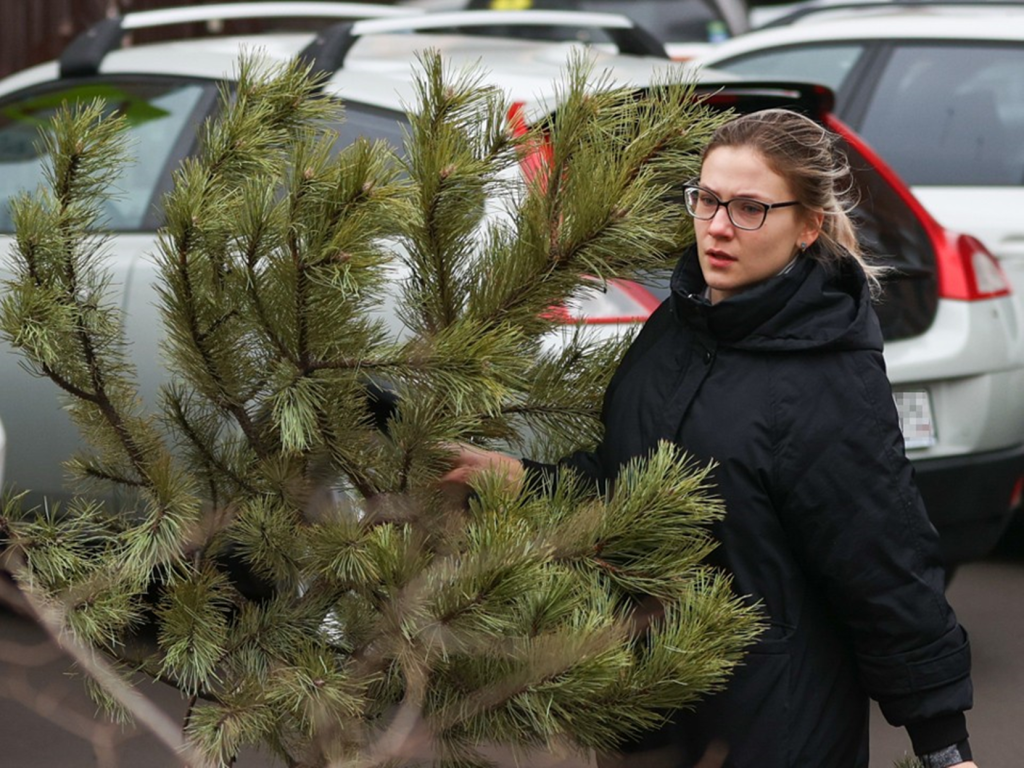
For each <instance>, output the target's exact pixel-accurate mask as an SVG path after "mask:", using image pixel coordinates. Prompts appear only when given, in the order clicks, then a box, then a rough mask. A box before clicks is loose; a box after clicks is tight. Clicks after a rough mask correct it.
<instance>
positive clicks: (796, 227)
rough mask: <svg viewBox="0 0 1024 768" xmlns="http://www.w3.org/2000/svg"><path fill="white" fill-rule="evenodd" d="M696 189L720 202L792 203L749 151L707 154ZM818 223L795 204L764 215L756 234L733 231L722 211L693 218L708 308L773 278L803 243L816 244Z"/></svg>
mask: <svg viewBox="0 0 1024 768" xmlns="http://www.w3.org/2000/svg"><path fill="white" fill-rule="evenodd" d="M700 185H701V187H703V188H704V189H706V190H708V191H710V192H712V193H714V194H715V195H716V196H717V197H718V198H719V199H720V200H732V199H733V198H735V197H744V198H751V199H754V200H759V201H760V202H762V203H768V204H772V203H783V202H788V201H790V200H793V199H794V197H793V191H792V189H790V186H789V183H788V182H787V181H786V179H784V178H783V177H782V176H780V175H779V174H777V173H775V172H774V171H773V170H772V169H771V168H769V167H768V164H767V163H766V162H765V160H764V158H763V157H762V156H761V154H760V153H758V152H757V151H756V150H754V149H751V148H750V147H716V148H715V149H713V150H711V152H709V153H708V155H707V156H706V157H705V158H704V165H703V166H702V167H701V174H700ZM821 222H822V215H821V214H812V213H809V212H808V211H806V210H805V209H804V208H803V207H802V206H799V205H794V206H789V207H786V208H775V209H772V210H770V211H768V216H767V218H766V219H765V222H764V225H763V226H762V227H761V228H760V229H757V230H743V229H738V228H737V227H735V226H734V225H733V223H732V222H731V221H730V220H729V216H728V214H727V213H726V210H725V206H720V207H719V208H718V211H717V212H716V213H715V215H714V217H713V218H711V219H709V220H707V221H701V220H700V219H695V220H694V222H693V224H694V229H695V231H696V235H697V255H698V257H699V259H700V268H701V271H702V272H703V273H704V280H705V281H706V282H707V284H708V286H709V287H710V288H711V303H712V304H715V303H717V302H719V301H721V300H722V299H726V298H729V297H730V296H734V295H735V294H737V293H740V292H741V291H744V290H746V289H747V288H749V287H751V286H753V285H756V284H757V283H760V282H761V281H763V280H767V279H768V278H769V277H772V276H773V275H777V274H778V273H779V272H781V271H782V269H783V268H784V267H785V266H786V265H787V264H789V262H790V261H791V260H792V259H793V257H794V256H795V255H796V254H797V252H798V251H799V249H800V244H801V243H806V244H807V245H810V244H811V243H813V242H814V241H815V240H816V239H817V237H818V231H819V229H820V228H821Z"/></svg>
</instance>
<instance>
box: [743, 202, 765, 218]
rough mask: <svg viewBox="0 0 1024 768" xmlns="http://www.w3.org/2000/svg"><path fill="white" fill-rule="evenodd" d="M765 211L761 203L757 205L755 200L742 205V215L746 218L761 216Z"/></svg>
mask: <svg viewBox="0 0 1024 768" xmlns="http://www.w3.org/2000/svg"><path fill="white" fill-rule="evenodd" d="M763 211H764V206H763V205H761V203H755V202H754V201H753V200H749V201H748V200H744V201H743V202H741V203H740V213H742V214H743V215H744V216H760V215H761V213H762V212H763Z"/></svg>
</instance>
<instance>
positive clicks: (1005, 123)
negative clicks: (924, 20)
mask: <svg viewBox="0 0 1024 768" xmlns="http://www.w3.org/2000/svg"><path fill="white" fill-rule="evenodd" d="M858 130H859V132H860V134H861V135H862V136H863V137H864V138H865V139H866V140H867V141H868V143H870V144H872V145H873V146H874V148H875V149H876V150H877V151H878V152H879V154H881V155H882V156H883V157H885V158H886V159H887V160H888V161H889V163H890V164H891V165H892V166H893V167H894V168H895V169H896V171H897V173H899V174H900V176H902V177H903V179H904V180H905V181H906V182H907V183H908V184H912V185H913V184H921V185H954V186H1016V185H1019V184H1021V183H1024V48H1022V47H1020V46H997V45H966V44H963V43H957V44H956V45H940V44H935V45H913V46H904V47H902V48H899V49H897V50H895V51H894V52H893V55H892V57H891V59H890V60H889V62H888V64H887V66H886V71H885V73H884V74H883V75H882V76H881V77H880V78H879V81H878V86H877V89H876V90H875V93H874V96H873V98H872V100H871V103H870V104H869V105H868V108H867V112H866V114H865V116H864V119H863V121H862V123H861V125H860V127H859V129H858Z"/></svg>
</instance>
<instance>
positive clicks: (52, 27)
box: [0, 0, 388, 77]
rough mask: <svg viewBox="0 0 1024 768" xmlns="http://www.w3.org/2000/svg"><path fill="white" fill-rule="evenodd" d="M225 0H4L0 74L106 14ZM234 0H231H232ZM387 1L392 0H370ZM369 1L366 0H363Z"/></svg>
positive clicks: (244, 26) (60, 44)
mask: <svg viewBox="0 0 1024 768" xmlns="http://www.w3.org/2000/svg"><path fill="white" fill-rule="evenodd" d="M224 1H225V0H0V77H4V76H6V75H9V74H10V73H12V72H17V71H18V70H21V69H24V68H25V67H28V66H31V65H32V64H39V63H40V62H43V61H48V60H50V59H55V58H57V57H58V56H59V55H60V52H61V51H62V50H63V49H64V46H66V45H67V44H68V42H69V41H71V40H72V39H74V38H75V37H76V36H77V35H78V34H80V33H81V32H83V31H84V30H86V29H88V28H89V27H90V26H91V25H93V24H95V23H96V22H97V21H100V20H101V19H103V18H105V17H106V16H108V15H114V14H117V13H127V12H130V11H147V10H154V9H157V8H172V7H181V6H186V5H211V4H212V3H214V2H224ZM228 1H229V2H230V0H228ZM368 1H369V2H382V3H385V4H386V3H387V2H388V0H368ZM362 2H367V0H362ZM228 25H230V27H229V30H230V31H236V32H258V31H260V30H261V29H262V26H261V25H260V23H259V22H254V21H235V22H228ZM206 31H207V30H206V26H205V25H204V24H182V25H179V26H177V27H174V28H167V29H155V30H152V31H146V32H140V33H138V34H137V35H135V36H133V37H134V39H135V42H147V41H152V40H159V39H162V38H167V37H171V36H175V37H181V36H201V35H203V34H206Z"/></svg>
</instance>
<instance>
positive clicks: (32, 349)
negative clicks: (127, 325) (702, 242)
mask: <svg viewBox="0 0 1024 768" xmlns="http://www.w3.org/2000/svg"><path fill="white" fill-rule="evenodd" d="M419 65H420V66H419V68H418V70H417V74H416V78H417V83H418V88H419V99H418V103H417V104H415V105H414V106H413V107H412V108H411V109H410V127H409V131H408V136H407V141H406V146H405V149H404V152H403V153H398V152H396V151H395V148H393V147H389V146H386V145H385V144H382V143H374V142H370V141H357V142H356V143H354V144H352V145H351V146H348V147H345V148H343V149H342V150H341V151H340V152H337V151H336V148H335V139H336V137H335V136H334V135H333V134H332V133H331V131H330V130H329V128H328V126H329V125H330V123H331V121H332V120H334V119H337V118H338V117H339V110H340V109H341V106H340V105H339V104H338V103H337V102H336V101H334V100H331V99H329V98H325V97H323V96H321V95H320V85H321V83H320V82H319V81H318V80H317V79H316V78H315V77H312V76H310V74H309V72H308V71H306V70H304V69H303V68H302V66H300V65H297V64H296V65H291V66H287V67H278V68H275V67H267V66H264V65H262V64H260V63H259V62H258V61H257V60H256V59H255V58H253V57H248V58H244V59H243V60H242V62H241V64H240V69H239V82H238V86H237V90H236V91H235V92H234V93H233V94H230V95H229V94H227V93H225V94H224V97H223V99H222V101H223V109H222V111H221V113H220V115H219V116H218V117H217V118H215V119H213V120H212V121H210V122H209V123H208V124H206V125H205V126H204V127H203V129H202V131H201V137H200V138H201V150H200V151H199V153H198V154H197V155H196V156H195V157H194V158H193V159H190V160H189V161H187V162H186V163H184V164H183V166H182V167H181V168H180V169H179V170H178V172H177V174H176V177H175V183H174V187H173V190H172V191H171V192H169V193H168V195H167V196H166V198H165V200H164V201H163V212H164V216H165V222H166V223H165V225H164V227H163V228H162V230H161V232H160V235H159V243H158V248H157V252H156V253H155V255H154V257H155V259H156V260H157V262H158V265H159V271H160V278H159V285H158V291H159V296H160V302H161V311H162V316H163V320H164V323H165V326H166V328H165V330H166V334H165V335H166V346H165V350H164V351H165V357H166V361H167V368H168V370H169V371H170V372H171V375H169V377H168V378H169V382H170V383H169V384H168V385H167V386H166V387H165V388H164V390H163V392H162V400H161V402H160V403H159V408H158V409H156V411H155V413H150V412H149V411H147V410H146V409H145V408H144V406H143V404H141V403H140V402H139V400H138V396H137V387H136V377H135V371H134V369H133V366H132V363H131V359H130V355H129V354H128V352H129V350H128V346H127V342H126V337H125V331H124V327H123V324H122V318H121V317H120V314H119V311H118V309H117V308H116V306H115V305H114V304H113V302H112V300H111V290H110V285H109V275H108V274H107V272H106V271H105V268H104V265H103V254H104V243H105V240H104V237H103V236H102V235H100V234H97V233H98V232H99V231H100V229H101V224H102V210H103V208H102V205H103V201H104V200H105V199H106V197H107V196H108V195H109V194H110V192H109V190H110V188H111V186H110V185H111V182H112V179H113V178H114V177H115V176H116V173H117V171H118V169H119V168H120V167H121V166H122V165H123V163H124V156H125V150H124V145H123V140H122V138H121V135H122V127H123V126H122V123H123V119H122V118H119V117H116V116H114V115H112V114H110V110H108V109H107V108H106V107H105V106H104V105H103V104H101V103H94V104H89V105H84V106H68V107H67V108H65V109H63V110H62V111H61V112H60V113H59V114H58V115H57V116H56V117H55V118H54V120H53V121H52V124H51V125H50V127H49V130H48V131H47V132H46V133H45V137H44V142H45V150H46V152H47V154H48V156H49V158H50V166H49V169H48V177H47V183H46V185H45V188H44V189H42V190H40V191H39V192H37V193H35V194H32V195H24V196H22V197H20V198H19V199H18V200H17V201H16V202H15V204H14V205H13V214H14V219H15V222H16V229H17V237H16V245H15V247H14V249H13V253H12V254H11V257H10V260H11V262H12V264H11V271H12V273H13V274H14V275H15V276H14V278H13V279H12V280H10V281H9V282H8V283H7V284H6V286H5V289H6V291H5V295H4V298H3V302H2V307H0V325H2V331H3V333H4V334H5V337H6V338H7V339H8V340H9V341H10V342H11V343H12V345H14V346H16V347H17V348H18V349H19V350H20V351H21V353H22V354H23V355H24V358H25V360H26V361H27V365H28V366H30V367H31V369H32V370H33V371H34V372H36V373H38V374H39V375H41V376H44V377H47V378H49V379H50V380H51V381H53V382H54V383H55V384H56V385H57V386H58V387H59V388H60V389H61V390H63V393H64V394H65V395H66V398H67V407H68V411H69V413H70V415H71V418H73V419H74V421H75V422H76V423H77V424H78V426H79V427H80V428H81V431H82V433H83V434H84V436H85V437H86V438H87V440H88V442H89V445H90V450H89V451H88V453H87V455H82V456H80V457H78V458H76V459H74V460H73V462H72V465H71V467H70V469H71V470H72V472H73V473H74V474H75V475H76V476H77V477H78V478H80V479H81V481H82V482H83V483H84V486H85V487H86V489H88V487H89V486H90V485H96V486H99V487H101V488H102V487H106V486H109V485H111V484H113V485H114V486H117V487H118V488H120V489H121V490H122V491H123V493H122V495H121V498H122V499H123V500H125V501H123V503H121V504H120V505H118V506H117V507H116V508H115V507H114V506H113V505H111V504H103V503H101V502H99V501H96V500H90V499H89V497H88V495H87V494H86V493H85V492H84V491H83V495H81V496H80V497H78V498H77V499H76V500H75V501H73V502H71V503H69V504H68V505H67V506H66V508H64V509H54V508H47V509H44V510H27V509H26V510H23V509H21V508H20V504H19V503H18V500H17V499H12V500H9V501H8V502H7V503H6V505H5V507H4V510H3V515H2V519H0V526H2V533H3V536H4V537H5V539H6V548H7V551H8V555H9V556H12V557H13V558H14V560H15V561H17V562H20V563H21V566H20V567H19V568H18V570H17V573H16V577H17V579H18V582H19V584H20V586H21V588H22V589H23V590H24V591H25V593H26V594H28V595H29V596H30V597H32V599H34V600H36V601H38V603H39V604H43V605H46V606H49V607H50V608H51V609H53V610H54V611H56V613H57V615H58V617H59V620H60V622H61V626H62V629H63V631H64V632H65V633H67V634H68V636H69V637H72V638H74V639H75V640H76V641H78V642H80V643H83V644H85V645H86V646H88V647H92V648H95V649H97V650H98V651H100V652H101V653H102V654H103V657H104V658H107V659H109V660H111V662H113V663H114V664H115V665H116V667H117V668H118V669H119V670H121V671H122V672H123V673H124V674H126V675H127V674H129V673H140V672H141V673H144V674H145V675H148V676H150V677H152V678H155V679H158V680H160V681H162V682H165V683H167V684H170V685H172V686H175V687H177V688H178V689H180V690H181V691H182V692H183V694H184V695H186V696H187V697H188V699H189V711H188V714H187V719H186V722H185V723H184V726H183V727H184V730H185V733H186V736H187V738H188V740H189V743H190V744H191V745H192V746H193V748H194V749H195V750H197V751H198V753H199V754H201V755H202V756H203V759H204V760H205V761H207V762H209V763H210V764H211V765H228V764H231V763H233V762H234V760H235V758H236V756H237V755H238V753H239V750H240V749H242V748H243V747H245V746H247V745H257V746H262V747H264V748H268V749H270V750H271V751H272V752H274V753H275V754H277V755H279V756H280V757H281V759H282V761H283V762H284V763H286V764H287V765H290V766H326V765H367V766H368V765H412V764H418V763H419V762H421V761H422V762H424V763H433V764H436V765H439V766H477V765H486V764H487V760H486V758H485V757H484V755H483V754H482V753H481V751H480V747H481V746H482V745H485V744H500V745H508V746H511V747H513V748H516V749H519V748H533V747H541V748H544V747H551V746H553V745H556V744H560V743H564V744H569V745H571V746H572V747H573V748H576V749H579V750H582V751H587V750H607V749H610V748H611V747H612V746H613V745H614V744H615V743H616V742H617V741H618V740H619V739H620V738H622V737H626V736H630V735H633V734H636V733H638V732H639V731H641V730H642V729H645V728H649V727H652V726H654V725H656V724H657V723H659V722H660V721H661V718H662V717H663V716H664V713H665V712H666V711H668V710H671V709H673V708H678V707H682V706H686V705H688V704H691V703H693V702H694V701H695V700H696V699H697V698H698V697H699V696H700V695H702V694H703V693H706V692H708V691H712V690H714V689H716V688H717V687H719V686H720V685H721V684H722V683H723V681H724V680H725V679H726V678H727V676H728V674H729V672H730V670H731V669H732V668H733V667H734V665H735V664H736V663H738V662H739V661H740V659H741V657H742V651H743V648H744V647H745V646H746V645H748V644H749V642H750V641H751V640H752V638H753V637H754V636H755V635H756V633H757V631H758V629H759V624H758V615H757V612H756V611H755V610H753V609H751V608H749V607H746V606H744V604H743V603H742V601H740V600H738V599H737V598H735V597H734V596H733V595H732V593H731V591H730V585H729V581H728V579H727V578H726V577H724V576H723V575H722V574H721V573H718V572H716V571H714V570H711V569H709V568H708V567H706V566H705V565H704V564H703V563H704V561H705V558H706V556H707V555H708V553H709V552H710V551H711V550H712V549H713V548H714V546H715V542H714V541H713V539H712V537H711V535H710V527H709V526H710V523H711V522H712V521H714V520H715V519H717V518H719V517H720V516H721V515H722V514H724V510H723V508H722V505H721V503H720V502H719V501H718V500H717V499H716V497H715V496H714V492H713V489H712V488H710V487H709V484H708V468H707V467H699V466H695V465H694V464H693V463H692V462H691V461H689V460H688V459H687V457H686V456H685V455H683V454H682V453H681V452H680V451H679V449H677V448H675V447H673V446H670V445H667V444H665V445H662V446H660V447H659V448H658V450H657V451H655V452H654V453H653V454H652V455H650V456H648V457H644V458H642V459H638V460H636V461H634V462H633V463H631V464H630V465H629V466H628V467H626V468H624V469H623V471H622V473H621V475H620V477H619V478H618V479H617V482H616V483H615V485H614V493H613V494H602V493H600V492H599V491H598V489H596V488H592V487H590V486H589V485H588V484H587V483H585V482H584V481H583V480H581V479H580V478H577V477H573V476H571V475H570V474H569V473H568V472H563V473H562V475H561V476H560V478H559V482H558V484H557V486H556V487H550V488H548V487H545V488H537V487H527V488H523V489H511V488H509V487H508V485H507V484H505V483H503V482H501V481H500V479H499V478H497V477H485V478H484V479H483V480H482V481H480V482H479V483H478V485H477V487H475V489H474V490H475V493H474V494H473V496H472V497H471V498H470V499H469V500H468V501H467V502H465V503H461V502H460V501H458V500H453V498H452V497H451V495H450V494H446V493H445V492H444V491H443V489H442V488H441V486H440V484H439V482H438V480H439V477H441V476H442V475H443V473H444V472H445V471H446V469H447V468H448V467H449V466H450V464H449V462H450V456H451V446H452V443H454V442H457V441H470V442H475V443H477V444H480V445H484V446H488V447H495V448H500V449H504V450H509V451H521V452H523V453H525V454H526V455H530V456H532V457H534V458H542V459H547V460H553V459H555V458H557V457H558V456H560V455H564V453H565V452H566V451H568V450H569V449H570V448H575V447H579V446H586V445H593V444H594V443H595V442H596V440H597V439H598V438H599V435H600V422H599V418H598V417H599V408H600V400H601V395H602V392H603V389H604V387H605V385H606V384H607V382H608V380H609V378H610V375H611V372H612V370H613V369H614V366H615V363H616V361H617V360H618V359H619V357H620V355H621V353H622V351H623V349H624V344H625V340H619V341H616V342H598V341H596V340H595V339H593V338H591V337H588V335H587V334H586V333H584V332H583V331H582V330H578V329H577V330H573V331H571V332H565V331H563V334H564V339H563V340H564V344H560V345H555V346H553V345H551V344H546V343H545V339H546V338H550V336H549V335H550V334H551V333H553V332H557V330H558V329H559V328H562V326H559V325H558V324H557V322H556V320H555V319H554V318H553V316H552V312H551V311H550V308H551V307H553V306H561V305H564V304H565V302H566V301H569V300H571V299H572V298H573V297H577V296H579V295H580V294H581V292H583V291H585V290H587V289H592V287H593V285H594V283H595V280H596V281H598V282H600V281H602V280H605V279H608V278H610V277H618V278H633V277H637V276H640V275H643V274H646V273H649V272H651V271H655V270H659V269H664V268H665V267H666V265H667V264H668V263H669V262H670V261H671V260H672V259H673V258H674V255H675V254H677V253H678V252H679V250H680V249H681V247H682V246H683V245H684V244H685V243H686V242H687V241H688V240H689V239H690V238H692V229H691V228H690V226H689V225H688V224H687V223H686V221H685V217H680V216H678V212H677V209H675V208H673V206H670V205H666V199H667V198H668V196H670V195H671V193H672V188H673V185H675V184H678V182H679V180H681V179H685V178H688V177H690V176H692V175H694V173H695V171H696V168H697V165H698V162H699V151H700V148H701V147H702V146H703V144H704V143H705V142H706V141H707V139H708V137H709V135H710V132H711V130H713V128H714V127H715V125H717V123H718V122H719V121H720V120H721V119H722V118H721V117H720V116H716V115H713V114H712V113H711V112H710V111H709V110H707V109H706V108H704V107H702V106H701V105H700V104H699V103H698V102H697V100H695V99H694V98H693V97H694V93H693V87H692V84H690V83H688V82H687V81H685V80H682V79H674V76H670V75H668V74H667V73H666V75H665V76H664V79H663V81H661V82H658V83H656V84H655V86H654V87H652V88H650V89H649V90H647V91H646V92H644V93H640V94H638V93H636V92H634V91H632V90H630V89H626V88H622V87H616V86H615V84H614V83H613V82H612V81H611V80H610V78H609V76H608V75H595V74H594V72H593V71H592V69H591V67H590V65H589V64H588V63H587V61H586V59H585V57H583V56H578V57H576V58H574V59H572V60H571V61H570V62H569V66H568V67H567V70H566V75H565V80H564V82H563V83H562V84H561V88H560V91H559V99H558V108H557V109H556V110H555V111H554V113H553V115H552V117H551V118H550V119H549V120H548V121H547V122H546V123H545V124H543V125H540V126H535V127H534V128H531V129H530V130H528V131H526V132H525V133H522V135H516V133H514V132H511V131H510V130H509V129H508V125H507V121H506V115H507V114H508V107H509V105H508V104H507V103H506V99H505V97H504V96H503V94H502V93H501V92H500V91H499V90H496V89H493V88H488V87H484V86H483V85H481V79H480V76H479V74H474V73H473V72H453V71H451V70H450V68H448V67H446V66H445V64H444V63H443V62H442V60H441V59H440V57H439V56H437V55H436V54H432V53H431V54H425V55H424V57H423V58H422V60H421V61H420V63H419ZM541 131H543V133H541ZM542 144H543V145H544V146H545V147H546V157H547V161H546V163H545V165H544V166H543V167H542V169H541V173H540V174H539V175H538V176H537V177H536V178H534V179H533V180H532V181H531V182H530V183H529V184H526V185H525V186H524V185H523V184H522V182H521V181H520V180H519V176H518V173H517V172H516V166H517V163H518V162H519V159H520V158H521V156H522V153H523V152H526V151H530V150H532V149H536V148H537V147H538V146H541V145H542ZM513 179H515V180H513ZM395 265H399V266H400V267H401V268H402V271H401V274H404V275H407V277H405V278H403V280H402V281H401V285H400V287H399V288H398V290H397V301H396V305H397V312H398V315H399V316H400V318H401V320H402V321H403V325H404V329H405V331H404V332H403V333H401V334H395V333H393V332H391V331H389V330H388V326H387V324H386V323H384V322H383V321H382V319H381V318H380V314H379V312H378V311H377V308H378V307H379V306H380V305H381V304H382V303H385V302H386V301H387V300H388V298H387V297H388V296H391V295H394V294H395V289H394V285H395V278H394V275H395V272H394V271H393V270H394V268H395ZM382 399H383V400H386V401H387V402H388V403H390V405H391V406H392V407H390V408H388V409H386V410H382V408H381V405H382ZM375 414H376V416H375ZM652 603H654V604H655V605H656V606H657V610H656V611H655V614H656V615H655V617H654V618H653V619H652V620H650V621H646V622H645V620H643V619H642V618H641V617H640V613H639V611H638V606H640V605H644V606H649V605H650V604H652ZM147 631H152V642H150V643H148V644H147V643H140V642H138V638H139V637H146V636H147V635H146V632H147ZM91 691H92V693H93V694H94V696H95V697H96V698H97V700H98V701H100V702H101V703H103V704H104V705H105V706H106V707H107V708H108V710H109V711H110V713H111V714H112V715H114V716H122V717H129V716H130V715H131V712H129V711H126V710H125V707H124V706H123V699H118V697H116V696H114V695H113V694H112V691H111V689H110V688H109V686H104V685H93V686H92V687H91ZM119 702H120V703H119ZM413 734H415V735H416V736H417V737H418V738H419V737H421V738H423V739H425V740H426V745H425V746H424V745H422V744H419V743H418V742H412V741H410V736H411V735H413ZM411 743H416V744H417V750H418V748H419V747H424V748H423V749H422V751H417V750H412V748H411V747H410V744H411ZM410 752H412V753H410Z"/></svg>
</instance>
